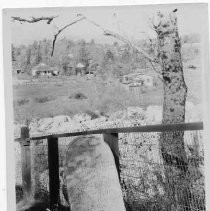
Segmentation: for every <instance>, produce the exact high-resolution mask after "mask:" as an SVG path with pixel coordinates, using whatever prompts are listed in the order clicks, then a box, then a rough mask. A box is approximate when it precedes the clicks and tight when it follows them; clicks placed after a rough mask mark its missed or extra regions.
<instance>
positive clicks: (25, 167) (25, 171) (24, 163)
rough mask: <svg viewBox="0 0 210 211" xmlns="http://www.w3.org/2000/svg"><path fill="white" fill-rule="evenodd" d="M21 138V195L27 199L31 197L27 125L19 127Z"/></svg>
mask: <svg viewBox="0 0 210 211" xmlns="http://www.w3.org/2000/svg"><path fill="white" fill-rule="evenodd" d="M21 139H22V141H21V167H22V184H23V197H24V200H26V201H28V200H30V199H31V150H30V139H29V129H28V127H22V128H21Z"/></svg>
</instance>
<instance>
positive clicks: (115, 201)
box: [65, 136, 125, 211]
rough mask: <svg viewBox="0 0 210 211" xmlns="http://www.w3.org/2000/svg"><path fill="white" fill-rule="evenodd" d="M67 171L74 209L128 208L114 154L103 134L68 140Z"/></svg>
mask: <svg viewBox="0 0 210 211" xmlns="http://www.w3.org/2000/svg"><path fill="white" fill-rule="evenodd" d="M65 173H66V181H67V190H68V197H69V202H70V205H71V211H76V210H80V211H88V210H91V211H99V210H103V211H116V210H120V211H123V210H125V207H124V202H123V196H122V191H121V187H120V183H119V178H118V173H117V170H116V166H115V161H114V157H113V155H112V152H111V150H110V148H109V146H108V145H107V144H106V143H105V142H104V141H103V139H102V137H101V136H83V137H79V138H76V139H75V140H74V141H72V142H71V143H70V144H69V146H68V150H67V154H66V167H65Z"/></svg>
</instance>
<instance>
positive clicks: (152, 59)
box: [79, 14, 158, 63]
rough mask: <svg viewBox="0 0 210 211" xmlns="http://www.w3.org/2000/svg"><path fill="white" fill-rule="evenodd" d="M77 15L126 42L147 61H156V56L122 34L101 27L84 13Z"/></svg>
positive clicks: (105, 33)
mask: <svg viewBox="0 0 210 211" xmlns="http://www.w3.org/2000/svg"><path fill="white" fill-rule="evenodd" d="M79 16H82V17H83V18H84V19H85V20H86V21H88V22H89V23H91V24H93V25H95V26H96V27H98V28H100V29H101V30H102V31H103V32H104V35H106V36H112V37H114V38H116V39H118V40H120V41H122V42H124V43H126V44H128V45H129V46H130V47H131V48H132V49H134V50H136V52H138V53H141V54H142V55H143V56H144V57H145V58H147V59H148V60H149V61H151V62H155V63H158V61H157V59H156V58H152V57H151V56H150V55H149V54H148V53H146V52H145V51H144V50H142V49H141V48H139V47H138V46H135V45H133V44H132V43H131V42H130V41H129V40H128V39H126V38H124V37H123V36H121V35H120V34H118V33H115V32H112V31H110V30H107V29H105V28H103V27H102V26H100V25H99V24H97V23H96V22H94V21H92V20H90V19H88V18H87V17H85V16H84V15H82V14H79Z"/></svg>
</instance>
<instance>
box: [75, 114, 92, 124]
mask: <svg viewBox="0 0 210 211" xmlns="http://www.w3.org/2000/svg"><path fill="white" fill-rule="evenodd" d="M73 120H74V121H76V122H78V123H81V122H85V121H88V120H91V116H90V115H88V114H86V113H79V114H75V115H74V116H73Z"/></svg>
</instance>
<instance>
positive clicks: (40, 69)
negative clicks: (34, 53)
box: [31, 63, 60, 77]
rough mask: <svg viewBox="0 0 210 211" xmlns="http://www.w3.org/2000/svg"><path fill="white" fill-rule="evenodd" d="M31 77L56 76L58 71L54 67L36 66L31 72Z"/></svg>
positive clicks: (41, 64) (42, 64)
mask: <svg viewBox="0 0 210 211" xmlns="http://www.w3.org/2000/svg"><path fill="white" fill-rule="evenodd" d="M31 73H32V76H34V77H35V76H58V75H59V73H60V71H59V70H58V69H57V68H55V67H50V66H49V65H46V64H44V63H40V64H38V65H37V66H36V67H34V68H33V69H32V71H31Z"/></svg>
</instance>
